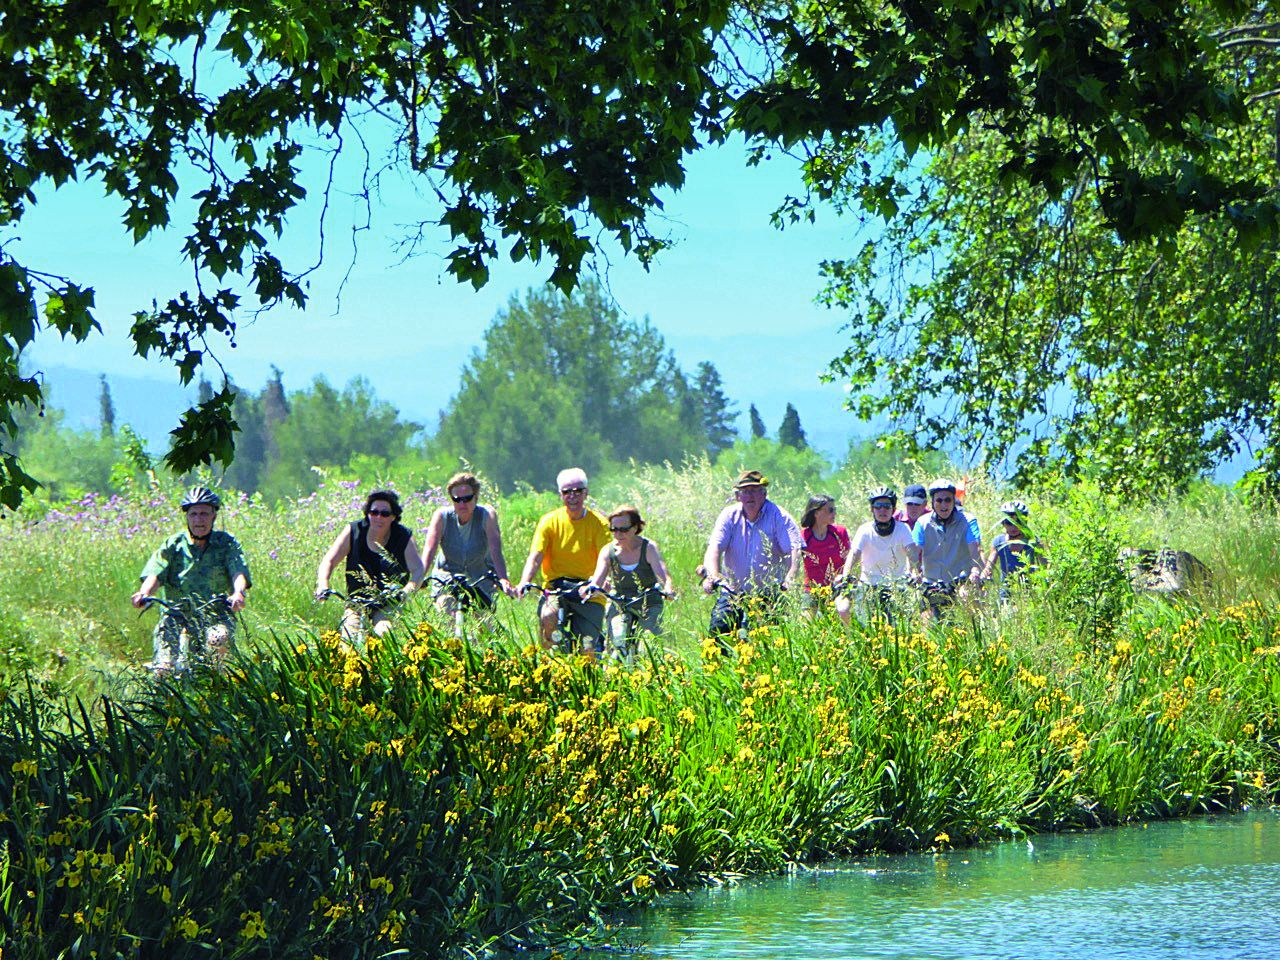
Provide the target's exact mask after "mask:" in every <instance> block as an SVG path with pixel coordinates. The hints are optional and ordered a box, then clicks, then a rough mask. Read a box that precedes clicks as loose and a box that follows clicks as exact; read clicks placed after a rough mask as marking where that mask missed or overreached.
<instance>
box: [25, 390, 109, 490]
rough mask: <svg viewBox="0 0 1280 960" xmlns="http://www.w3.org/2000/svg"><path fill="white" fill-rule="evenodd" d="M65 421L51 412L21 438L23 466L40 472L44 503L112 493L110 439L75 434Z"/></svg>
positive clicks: (83, 432) (98, 433) (96, 432)
mask: <svg viewBox="0 0 1280 960" xmlns="http://www.w3.org/2000/svg"><path fill="white" fill-rule="evenodd" d="M65 417H66V414H65V413H63V411H61V410H58V409H56V408H50V409H48V410H46V412H45V416H44V417H43V418H42V419H40V420H39V421H38V425H37V426H35V429H33V430H31V431H29V432H27V433H25V434H24V435H23V438H22V448H21V452H22V459H23V462H24V463H29V464H31V465H32V466H33V467H35V468H38V469H39V470H40V474H41V477H42V486H43V488H44V489H43V491H42V499H44V498H47V499H48V500H49V501H50V502H54V503H56V502H59V501H63V500H68V499H73V498H79V497H82V496H84V495H85V494H86V493H90V492H99V493H102V492H106V491H109V490H111V489H112V483H111V468H112V465H113V464H114V463H115V460H116V448H115V442H114V439H113V438H112V437H111V436H110V435H108V434H106V433H104V432H102V431H100V430H72V429H71V428H69V427H67V426H66V425H65Z"/></svg>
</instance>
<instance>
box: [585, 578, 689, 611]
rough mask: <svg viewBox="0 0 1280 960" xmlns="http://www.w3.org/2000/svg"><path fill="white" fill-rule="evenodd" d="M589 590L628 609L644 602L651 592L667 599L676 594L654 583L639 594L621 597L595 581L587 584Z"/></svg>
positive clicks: (672, 597)
mask: <svg viewBox="0 0 1280 960" xmlns="http://www.w3.org/2000/svg"><path fill="white" fill-rule="evenodd" d="M587 591H588V592H589V593H598V594H600V595H601V596H604V597H607V598H608V599H610V600H612V601H613V602H614V603H616V604H617V605H618V606H620V607H623V608H626V609H631V608H633V607H635V606H637V605H639V604H641V603H643V602H644V600H645V599H646V598H647V597H648V596H649V595H650V594H654V595H655V596H657V597H661V598H663V599H665V600H674V599H675V594H672V593H667V591H665V590H663V589H662V588H661V587H659V586H658V585H657V584H654V585H653V586H652V587H645V588H644V590H642V591H641V592H640V594H639V596H635V597H620V596H618V595H617V594H616V593H610V592H609V591H608V590H606V589H605V588H604V587H597V586H596V585H595V584H594V583H589V584H587Z"/></svg>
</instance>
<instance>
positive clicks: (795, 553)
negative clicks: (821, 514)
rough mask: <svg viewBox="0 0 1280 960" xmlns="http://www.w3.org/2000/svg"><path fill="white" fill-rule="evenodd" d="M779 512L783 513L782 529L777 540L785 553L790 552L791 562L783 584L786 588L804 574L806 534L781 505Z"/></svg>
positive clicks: (795, 582) (791, 585)
mask: <svg viewBox="0 0 1280 960" xmlns="http://www.w3.org/2000/svg"><path fill="white" fill-rule="evenodd" d="M778 512H779V513H780V514H781V515H782V529H781V531H780V532H779V534H778V538H777V541H776V542H777V545H778V547H779V548H780V549H781V550H782V552H783V553H788V554H790V564H789V566H788V567H787V575H786V578H785V579H784V580H783V586H784V588H785V587H794V586H795V585H796V584H797V583H799V582H800V581H801V579H802V578H803V576H804V535H803V534H801V532H800V525H799V524H797V523H796V522H795V520H794V519H792V517H791V515H790V514H789V513H787V512H786V511H785V510H783V509H782V508H781V507H779V508H778Z"/></svg>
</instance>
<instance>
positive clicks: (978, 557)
mask: <svg viewBox="0 0 1280 960" xmlns="http://www.w3.org/2000/svg"><path fill="white" fill-rule="evenodd" d="M992 556H995V553H994V551H993V552H992ZM969 559H970V560H972V561H973V569H972V570H970V571H969V578H970V579H972V580H981V579H982V578H983V576H984V572H983V563H982V544H981V543H976V542H975V543H971V544H969Z"/></svg>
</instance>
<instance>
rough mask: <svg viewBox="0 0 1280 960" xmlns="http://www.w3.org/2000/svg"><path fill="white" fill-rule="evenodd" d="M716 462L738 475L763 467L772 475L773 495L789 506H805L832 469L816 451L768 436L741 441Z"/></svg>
mask: <svg viewBox="0 0 1280 960" xmlns="http://www.w3.org/2000/svg"><path fill="white" fill-rule="evenodd" d="M715 465H716V466H717V467H720V468H722V469H723V471H724V472H725V473H727V474H731V475H732V476H735V477H736V476H737V475H738V474H739V473H741V472H742V471H743V470H759V471H760V472H761V473H763V474H764V475H765V476H766V477H768V478H769V496H770V497H771V498H773V499H774V500H777V501H778V502H779V503H782V504H784V505H786V506H787V507H788V509H791V508H794V507H796V506H803V504H804V502H805V500H806V499H807V498H808V496H809V494H810V493H814V492H817V491H818V490H819V489H821V487H822V486H823V482H824V480H825V479H826V478H827V476H828V474H829V473H830V472H831V464H829V463H828V462H827V461H826V459H825V458H824V457H823V456H822V454H820V453H818V452H817V451H816V450H813V449H811V448H806V449H803V450H800V449H797V448H796V447H791V446H787V445H786V444H783V443H779V442H778V441H777V440H770V439H769V438H768V437H754V438H752V439H751V440H739V441H738V442H737V443H735V444H734V445H733V446H732V447H730V448H729V449H728V450H725V451H724V452H723V453H721V454H720V456H719V457H717V458H716V461H715ZM797 516H799V515H798V514H797Z"/></svg>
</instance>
